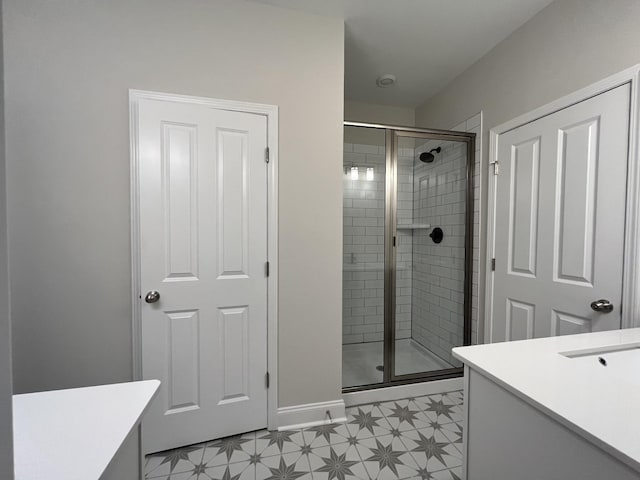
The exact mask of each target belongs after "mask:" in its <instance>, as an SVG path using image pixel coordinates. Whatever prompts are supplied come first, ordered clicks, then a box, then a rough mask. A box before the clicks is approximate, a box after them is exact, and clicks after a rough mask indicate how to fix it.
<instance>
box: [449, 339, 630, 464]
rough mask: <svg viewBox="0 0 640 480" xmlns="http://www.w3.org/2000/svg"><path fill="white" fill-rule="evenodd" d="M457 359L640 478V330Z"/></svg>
mask: <svg viewBox="0 0 640 480" xmlns="http://www.w3.org/2000/svg"><path fill="white" fill-rule="evenodd" d="M609 349H611V350H614V351H613V352H611V353H607V351H608V350H609ZM616 350H617V351H616ZM576 351H578V352H580V355H577V356H576V355H575V352H576ZM566 352H573V355H574V357H573V358H569V357H567V356H565V355H562V354H561V353H566ZM594 353H595V354H594ZM453 354H454V356H455V357H456V358H458V359H459V360H461V361H462V362H464V363H465V364H466V365H468V366H469V367H470V368H471V369H474V370H476V371H479V372H480V373H482V374H483V375H485V376H487V377H489V378H490V379H492V380H493V381H495V382H496V383H498V384H499V385H501V386H502V387H504V388H505V389H507V390H508V391H510V392H512V393H514V394H515V395H517V396H518V397H520V398H521V399H523V400H524V401H526V402H527V403H529V404H531V405H533V406H535V407H536V408H538V409H540V410H542V411H543V412H545V413H546V414H548V415H549V416H551V417H553V418H554V419H555V420H557V421H558V422H560V423H562V424H563V425H565V426H566V427H568V428H570V429H571V430H573V431H574V432H576V433H577V434H579V435H581V436H582V437H584V438H587V439H588V440H590V441H591V442H593V443H594V444H596V445H597V446H599V447H600V448H602V449H603V450H605V451H607V452H609V453H610V454H611V455H613V456H615V457H616V458H618V459H619V460H621V461H622V462H624V463H626V464H627V465H629V466H630V467H632V468H634V469H635V470H637V471H639V472H640V328H634V329H627V330H614V331H609V332H598V333H587V334H581V335H568V336H561V337H551V338H540V339H534V340H523V341H516V342H504V343H494V344H489V345H477V346H470V347H458V348H454V349H453ZM598 357H602V358H604V359H605V361H606V362H607V365H606V366H604V365H602V364H601V363H600V361H599V360H598Z"/></svg>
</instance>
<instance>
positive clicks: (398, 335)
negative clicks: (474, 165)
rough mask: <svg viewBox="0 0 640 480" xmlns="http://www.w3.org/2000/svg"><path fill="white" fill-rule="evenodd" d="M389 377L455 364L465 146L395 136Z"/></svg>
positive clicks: (461, 298)
mask: <svg viewBox="0 0 640 480" xmlns="http://www.w3.org/2000/svg"><path fill="white" fill-rule="evenodd" d="M394 140H395V142H394V143H395V147H396V148H395V152H396V155H397V157H396V158H397V162H396V165H397V174H396V203H395V205H396V215H395V216H396V249H395V269H394V270H395V329H394V331H395V338H394V340H393V341H394V343H393V365H394V377H396V378H397V377H402V376H407V375H412V376H415V375H416V374H423V373H426V372H435V371H446V370H450V369H453V368H456V367H461V364H460V362H459V361H458V360H456V359H454V358H453V356H452V354H451V349H452V348H453V347H457V346H461V345H463V344H464V340H465V339H464V326H465V322H464V317H465V313H464V311H465V264H466V262H465V253H466V252H465V240H466V235H465V233H466V231H465V230H466V222H467V217H466V202H467V150H468V149H467V142H464V141H449V140H445V139H443V138H435V139H434V138H432V137H431V136H429V135H422V136H421V135H418V134H411V133H409V134H407V133H397V134H395V136H394Z"/></svg>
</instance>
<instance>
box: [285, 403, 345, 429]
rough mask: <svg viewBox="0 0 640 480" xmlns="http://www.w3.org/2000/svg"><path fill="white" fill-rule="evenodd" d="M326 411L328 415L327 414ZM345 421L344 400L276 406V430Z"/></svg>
mask: <svg viewBox="0 0 640 480" xmlns="http://www.w3.org/2000/svg"><path fill="white" fill-rule="evenodd" d="M327 412H328V413H329V415H327ZM346 421H347V417H346V414H345V406H344V400H331V401H329V402H319V403H306V404H303V405H293V406H291V407H281V408H278V430H291V429H295V428H308V427H314V426H316V425H326V424H329V423H340V422H346Z"/></svg>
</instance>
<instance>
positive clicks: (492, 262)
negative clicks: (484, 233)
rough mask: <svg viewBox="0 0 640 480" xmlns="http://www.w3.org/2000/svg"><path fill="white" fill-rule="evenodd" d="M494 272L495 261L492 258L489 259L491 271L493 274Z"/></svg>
mask: <svg viewBox="0 0 640 480" xmlns="http://www.w3.org/2000/svg"><path fill="white" fill-rule="evenodd" d="M495 270H496V259H495V258H492V259H491V271H492V272H495Z"/></svg>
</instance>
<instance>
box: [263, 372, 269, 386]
mask: <svg viewBox="0 0 640 480" xmlns="http://www.w3.org/2000/svg"><path fill="white" fill-rule="evenodd" d="M264 381H265V383H266V384H267V388H269V372H267V373H265V375H264Z"/></svg>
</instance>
